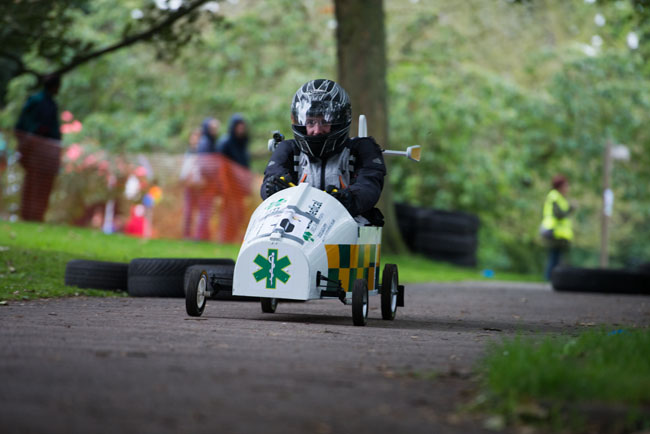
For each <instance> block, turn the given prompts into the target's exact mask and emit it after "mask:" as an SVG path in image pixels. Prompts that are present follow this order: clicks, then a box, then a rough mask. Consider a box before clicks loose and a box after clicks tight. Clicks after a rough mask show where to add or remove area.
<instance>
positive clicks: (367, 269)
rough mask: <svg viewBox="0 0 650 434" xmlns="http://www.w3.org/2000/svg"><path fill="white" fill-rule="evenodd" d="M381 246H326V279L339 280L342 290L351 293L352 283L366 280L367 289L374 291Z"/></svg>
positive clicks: (377, 276) (377, 277)
mask: <svg viewBox="0 0 650 434" xmlns="http://www.w3.org/2000/svg"><path fill="white" fill-rule="evenodd" d="M380 250H381V244H326V245H325V251H326V252H327V278H328V279H330V280H340V281H341V285H342V286H343V289H345V290H346V291H351V290H352V288H353V285H354V281H355V280H357V279H361V278H363V279H366V281H367V282H368V289H369V290H373V289H375V282H377V281H378V279H379V255H380Z"/></svg>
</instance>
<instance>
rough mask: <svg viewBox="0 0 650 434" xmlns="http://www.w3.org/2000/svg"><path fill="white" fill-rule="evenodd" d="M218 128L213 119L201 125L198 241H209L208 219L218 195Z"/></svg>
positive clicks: (215, 120) (210, 216) (207, 119)
mask: <svg viewBox="0 0 650 434" xmlns="http://www.w3.org/2000/svg"><path fill="white" fill-rule="evenodd" d="M219 127H220V123H219V121H218V120H217V119H215V118H206V119H204V120H203V124H202V125H201V137H200V138H199V144H198V154H197V157H198V166H199V171H200V174H201V178H202V179H203V180H204V182H203V184H202V185H201V187H200V188H199V193H198V207H199V219H198V222H197V232H196V238H197V239H199V240H209V239H210V219H211V218H212V209H213V206H214V199H215V198H216V197H217V195H218V194H219V183H218V180H217V175H218V173H219V158H218V156H217V153H216V152H217V137H218V135H219Z"/></svg>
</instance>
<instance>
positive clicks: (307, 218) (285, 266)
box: [233, 183, 381, 302]
mask: <svg viewBox="0 0 650 434" xmlns="http://www.w3.org/2000/svg"><path fill="white" fill-rule="evenodd" d="M380 251H381V228H380V227H375V226H363V225H360V224H359V223H357V222H356V221H355V220H354V219H353V218H352V216H351V215H350V213H348V211H347V210H346V209H345V207H343V205H341V204H340V203H339V201H338V200H336V199H335V198H333V197H332V196H330V195H329V194H327V193H325V192H323V191H320V190H318V189H316V188H313V187H311V186H310V185H309V184H304V183H303V184H299V185H298V186H296V187H292V188H287V189H284V190H281V191H279V192H277V193H275V194H274V195H272V196H271V197H269V198H267V199H266V200H265V201H264V202H262V204H261V205H260V206H258V207H257V209H256V210H255V212H254V213H253V216H252V217H251V219H250V222H249V224H248V229H247V230H246V236H245V237H244V242H243V244H242V247H241V250H240V251H239V256H238V257H237V262H236V265H235V274H234V277H233V295H242V296H252V297H265V298H276V299H291V300H310V299H318V298H324V297H327V295H324V292H327V291H324V290H326V289H327V288H333V287H334V286H335V285H334V283H333V282H338V281H340V283H341V286H342V288H343V289H344V290H345V291H346V299H347V301H348V302H349V299H350V298H351V291H352V288H353V285H354V281H355V280H356V279H359V278H364V279H366V281H367V282H368V290H369V291H373V292H376V291H377V289H378V287H379V266H380V253H381V252H380ZM320 276H322V277H324V278H325V279H320V278H319V277H320ZM328 282H329V283H328Z"/></svg>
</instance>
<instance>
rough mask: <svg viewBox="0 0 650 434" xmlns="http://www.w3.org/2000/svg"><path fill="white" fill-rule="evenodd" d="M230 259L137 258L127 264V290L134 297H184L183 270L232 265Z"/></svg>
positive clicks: (232, 262)
mask: <svg viewBox="0 0 650 434" xmlns="http://www.w3.org/2000/svg"><path fill="white" fill-rule="evenodd" d="M234 263H235V262H234V261H233V260H232V259H223V258H216V259H206V258H183V259H170V258H139V259H133V260H132V261H131V262H130V263H129V276H128V290H129V295H131V296H134V297H185V291H184V278H185V270H186V269H187V267H189V266H192V265H199V264H201V265H234Z"/></svg>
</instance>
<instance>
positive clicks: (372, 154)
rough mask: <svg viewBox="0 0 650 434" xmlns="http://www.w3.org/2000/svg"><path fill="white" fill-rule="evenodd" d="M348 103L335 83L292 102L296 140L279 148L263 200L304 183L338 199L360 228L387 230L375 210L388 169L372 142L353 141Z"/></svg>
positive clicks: (323, 83) (316, 83)
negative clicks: (380, 227)
mask: <svg viewBox="0 0 650 434" xmlns="http://www.w3.org/2000/svg"><path fill="white" fill-rule="evenodd" d="M351 122H352V110H351V106H350V97H349V96H348V94H347V92H346V91H345V90H344V89H343V88H342V87H341V86H340V85H338V84H337V83H335V82H334V81H331V80H325V79H317V80H312V81H309V82H307V83H305V84H304V85H303V86H302V87H301V88H300V89H298V91H297V92H296V93H295V95H294V97H293V101H292V104H291V123H292V130H293V135H294V140H284V141H282V142H280V143H279V144H278V145H277V147H276V149H275V151H274V152H273V154H272V155H271V159H270V161H269V163H268V165H267V166H266V170H265V171H264V181H263V183H262V188H261V196H262V199H266V198H267V197H269V196H271V195H272V194H274V193H276V192H277V191H280V190H282V189H284V188H287V187H289V186H290V184H289V183H293V184H298V183H302V182H306V183H309V184H311V185H312V186H313V187H315V188H318V189H321V190H324V191H327V192H328V193H330V194H331V195H332V196H334V197H335V198H337V199H338V200H339V201H340V202H341V204H343V206H344V207H345V208H346V209H347V210H348V212H349V213H350V214H351V215H352V216H353V217H355V218H356V219H357V220H358V221H359V222H360V223H365V224H367V223H370V224H373V225H379V226H381V225H383V216H382V215H381V212H380V211H379V210H378V209H376V208H374V206H375V205H376V204H377V202H378V201H379V196H380V195H381V191H382V189H383V186H384V176H385V175H386V166H385V164H384V158H383V155H382V150H381V148H380V147H379V145H378V144H377V143H376V142H375V140H374V139H373V138H372V137H355V138H350V137H349V132H350V124H351Z"/></svg>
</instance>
